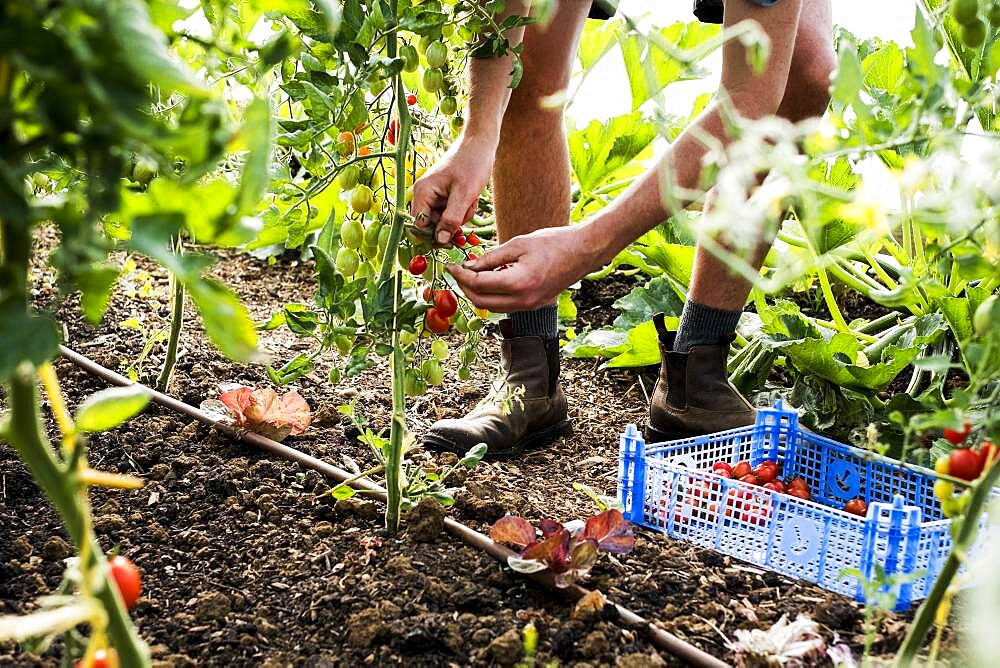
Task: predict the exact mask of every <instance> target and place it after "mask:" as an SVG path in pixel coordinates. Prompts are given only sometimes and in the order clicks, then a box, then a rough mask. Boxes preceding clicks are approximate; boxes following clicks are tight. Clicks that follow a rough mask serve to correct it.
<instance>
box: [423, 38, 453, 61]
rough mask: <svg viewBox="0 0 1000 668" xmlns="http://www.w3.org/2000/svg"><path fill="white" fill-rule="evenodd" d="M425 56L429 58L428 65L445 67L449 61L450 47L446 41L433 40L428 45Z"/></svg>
mask: <svg viewBox="0 0 1000 668" xmlns="http://www.w3.org/2000/svg"><path fill="white" fill-rule="evenodd" d="M424 56H425V57H426V58H427V65H428V67H444V64H445V63H447V62H448V47H447V46H445V44H444V42H432V43H431V44H429V45H428V46H427V52H426V53H425V54H424Z"/></svg>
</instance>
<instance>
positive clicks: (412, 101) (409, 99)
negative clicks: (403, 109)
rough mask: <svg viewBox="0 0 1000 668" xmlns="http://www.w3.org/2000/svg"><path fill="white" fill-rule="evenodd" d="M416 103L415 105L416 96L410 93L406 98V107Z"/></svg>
mask: <svg viewBox="0 0 1000 668" xmlns="http://www.w3.org/2000/svg"><path fill="white" fill-rule="evenodd" d="M416 103H417V96H416V95H414V94H413V93H410V94H409V95H407V96H406V104H408V105H410V106H411V107H412V106H413V105H415V104H416Z"/></svg>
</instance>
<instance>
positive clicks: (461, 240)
mask: <svg viewBox="0 0 1000 668" xmlns="http://www.w3.org/2000/svg"><path fill="white" fill-rule="evenodd" d="M465 241H466V239H465V235H464V234H462V233H461V232H456V233H455V236H453V237H452V238H451V243H453V244H455V246H456V248H462V247H463V246H465Z"/></svg>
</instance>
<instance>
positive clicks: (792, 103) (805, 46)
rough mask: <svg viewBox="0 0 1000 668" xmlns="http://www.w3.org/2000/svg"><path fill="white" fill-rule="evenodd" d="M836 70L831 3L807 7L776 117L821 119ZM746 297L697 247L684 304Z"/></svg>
mask: <svg viewBox="0 0 1000 668" xmlns="http://www.w3.org/2000/svg"><path fill="white" fill-rule="evenodd" d="M835 65H836V57H835V55H834V52H833V17H832V11H831V7H830V0H816V1H813V2H806V3H804V4H803V6H802V13H801V16H800V18H799V30H798V33H797V34H796V36H795V50H794V52H793V54H792V63H791V67H790V68H789V73H788V82H787V84H786V86H785V91H784V95H783V96H782V98H781V104H780V105H779V107H778V110H777V113H776V115H777V116H781V117H782V118H787V119H788V120H790V121H792V122H793V123H795V122H798V121H801V120H804V119H806V118H811V117H813V116H821V115H822V114H823V112H824V111H826V106H827V103H828V101H829V94H828V88H829V82H830V72H831V70H832V69H833V68H834V66H835ZM715 196H716V193H715V190H714V189H713V190H712V191H710V192H709V193H708V196H707V197H706V200H705V209H706V210H707V209H709V208H711V206H712V203H713V202H714V201H715ZM769 246H770V244H769V242H768V241H763V242H762V244H761V248H760V251H759V252H758V254H757V256H756V257H755V258H754V260H753V264H754V266H755V267H756V268H759V267H760V265H761V263H763V261H764V257H765V256H766V255H767V250H768V248H769ZM720 277H724V280H720ZM749 292H750V284H749V283H748V282H747V281H745V280H744V279H743V278H742V277H740V276H738V275H737V274H735V273H734V272H732V271H731V270H730V268H729V267H728V266H727V265H726V263H725V262H724V261H722V260H720V259H719V258H717V257H715V256H714V255H712V253H710V252H709V251H707V250H705V249H704V248H701V247H699V248H698V250H697V252H696V253H695V259H694V267H693V268H692V272H691V285H690V287H689V290H688V299H690V300H692V301H695V302H697V303H699V304H703V305H705V306H710V307H712V308H716V309H721V310H726V311H736V310H740V309H742V308H743V305H744V304H745V303H746V299H747V295H748V294H749Z"/></svg>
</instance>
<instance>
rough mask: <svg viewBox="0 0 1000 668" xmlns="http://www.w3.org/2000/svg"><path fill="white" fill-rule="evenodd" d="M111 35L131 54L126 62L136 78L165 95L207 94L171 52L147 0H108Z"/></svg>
mask: <svg viewBox="0 0 1000 668" xmlns="http://www.w3.org/2000/svg"><path fill="white" fill-rule="evenodd" d="M104 11H105V14H106V16H107V18H108V23H107V26H106V27H107V30H108V36H109V37H110V38H111V39H113V40H115V41H116V42H117V44H118V47H119V48H120V49H121V50H122V51H124V52H125V53H126V54H127V55H128V57H127V58H126V59H124V60H123V61H122V62H124V63H125V64H126V65H127V66H128V67H130V68H131V69H132V72H133V74H134V75H135V76H136V78H137V79H140V80H142V81H148V82H150V83H152V84H153V85H155V86H159V87H160V89H161V92H162V93H163V95H164V97H166V96H167V95H169V94H170V93H172V92H175V91H176V92H179V93H185V94H187V95H194V96H205V95H207V94H208V90H207V89H206V88H205V87H204V86H202V84H201V83H199V82H198V80H197V79H195V78H194V76H193V75H192V73H191V72H190V71H189V70H188V69H187V68H186V67H184V66H183V65H182V64H181V63H180V62H179V61H178V60H177V59H175V58H174V57H173V56H171V55H170V52H169V51H168V49H167V40H166V38H165V37H164V35H163V33H162V32H160V31H159V30H157V28H156V26H155V25H154V23H153V21H152V19H151V18H150V16H149V9H148V8H147V7H146V3H145V2H135V0H105V3H104Z"/></svg>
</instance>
